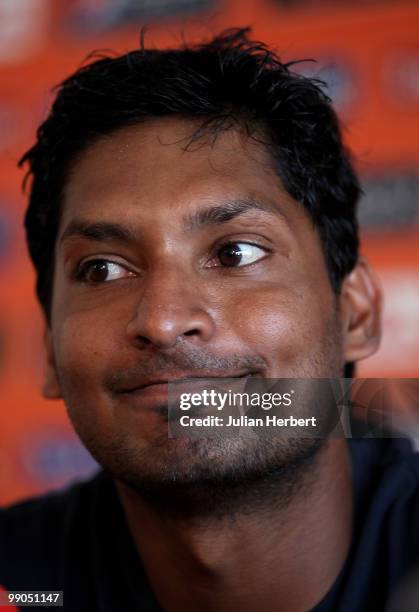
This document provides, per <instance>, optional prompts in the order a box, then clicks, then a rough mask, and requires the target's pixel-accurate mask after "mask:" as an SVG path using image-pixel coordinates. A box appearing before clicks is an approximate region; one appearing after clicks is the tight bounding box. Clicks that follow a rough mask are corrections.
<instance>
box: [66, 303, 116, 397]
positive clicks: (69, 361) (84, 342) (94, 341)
mask: <svg viewBox="0 0 419 612" xmlns="http://www.w3.org/2000/svg"><path fill="white" fill-rule="evenodd" d="M56 329H57V330H59V331H58V333H57V335H56V336H55V337H54V345H55V355H56V363H57V368H58V373H59V376H60V382H61V384H62V387H63V393H64V395H66V396H67V397H68V396H69V394H71V396H73V395H75V396H77V397H79V398H81V396H82V395H88V396H89V397H90V398H93V397H95V396H96V395H97V393H98V390H99V385H100V382H101V379H102V376H103V368H104V366H105V365H106V364H107V363H108V362H109V360H110V358H111V356H112V354H114V352H115V351H118V350H119V347H118V342H117V337H116V333H115V332H116V330H115V329H114V326H112V325H111V324H110V321H109V316H106V313H101V312H100V311H99V312H98V311H96V312H93V311H92V312H86V311H84V312H71V313H68V314H67V315H66V316H65V318H62V319H61V320H60V321H58V322H57V325H56ZM81 399H82V398H81Z"/></svg>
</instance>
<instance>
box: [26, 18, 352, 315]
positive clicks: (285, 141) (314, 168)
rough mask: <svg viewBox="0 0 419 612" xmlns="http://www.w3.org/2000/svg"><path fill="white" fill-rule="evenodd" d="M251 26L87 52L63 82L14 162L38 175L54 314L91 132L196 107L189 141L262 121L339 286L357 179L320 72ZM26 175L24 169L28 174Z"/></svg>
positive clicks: (45, 289) (29, 232)
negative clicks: (63, 231) (80, 160)
mask: <svg viewBox="0 0 419 612" xmlns="http://www.w3.org/2000/svg"><path fill="white" fill-rule="evenodd" d="M295 63H296V62H289V63H283V62H281V61H280V59H279V58H278V56H277V55H276V54H275V53H274V52H273V51H271V50H270V49H268V48H267V47H266V46H265V45H264V44H263V43H260V42H255V41H252V40H250V39H249V28H243V29H231V30H227V31H224V32H222V33H221V34H220V35H219V36H217V37H215V38H214V39H213V40H211V41H210V42H208V43H204V44H198V45H192V46H187V45H183V46H181V47H180V48H177V49H170V50H156V49H148V48H145V46H144V38H143V36H142V37H141V44H140V48H139V49H136V50H134V51H131V52H129V53H126V54H124V55H120V56H101V57H99V58H98V57H95V56H94V57H93V59H92V58H91V60H90V63H88V64H87V65H85V66H83V67H82V68H80V69H79V70H77V71H76V72H75V73H74V74H73V75H71V76H70V77H68V78H67V79H65V80H64V81H63V82H62V83H61V85H60V86H59V88H58V92H57V95H56V99H55V102H54V103H53V106H52V109H51V112H50V114H49V116H48V117H47V119H46V120H45V121H44V122H43V123H42V125H41V126H40V127H39V129H38V132H37V140H36V143H35V145H34V146H33V147H32V148H31V149H29V150H28V151H27V152H26V153H25V154H24V155H23V157H22V158H21V160H20V162H19V164H20V165H22V164H24V163H25V162H27V163H28V164H29V171H28V175H27V177H28V176H31V177H32V181H31V188H30V194H29V206H28V209H27V212H26V216H25V229H26V237H27V242H28V247H29V252H30V256H31V258H32V261H33V263H34V265H35V269H36V273H37V283H36V291H37V295H38V299H39V301H40V303H41V306H42V308H43V310H44V312H45V315H46V317H47V320H48V321H50V314H51V303H52V283H53V275H54V246H55V240H56V234H57V230H58V224H59V219H60V209H61V201H62V194H63V189H64V186H65V183H66V180H67V178H68V174H69V170H70V168H71V165H72V164H74V162H75V160H76V159H77V156H78V155H79V154H80V153H81V152H82V151H83V150H84V149H86V147H87V146H89V145H90V144H91V143H93V142H94V141H95V140H97V139H98V138H100V137H101V136H103V135H105V134H109V133H111V132H113V131H115V130H118V129H119V128H122V127H125V126H128V125H135V124H138V123H141V122H143V121H146V120H147V119H148V118H151V117H167V116H182V117H190V118H195V119H201V127H200V128H199V129H198V130H196V132H195V133H194V135H193V136H192V142H193V141H196V140H197V139H198V138H199V137H200V136H202V134H203V133H204V131H205V132H207V131H208V130H209V133H211V134H212V135H213V137H214V138H215V137H216V136H217V134H218V133H220V131H223V130H225V129H229V128H230V127H233V126H235V125H236V126H237V125H241V126H245V127H246V130H247V131H248V133H249V134H250V135H253V134H255V133H258V134H259V135H260V133H261V132H263V134H264V135H265V138H264V144H265V145H266V146H267V147H268V149H269V151H270V153H271V155H272V159H273V161H274V163H275V167H276V168H277V172H278V175H279V177H280V179H281V180H282V183H283V186H284V188H285V189H286V191H287V192H288V193H289V194H290V195H291V196H292V197H293V198H294V199H295V200H297V202H299V203H300V204H302V205H303V206H304V207H305V208H306V209H307V211H308V213H309V215H310V217H311V219H312V221H313V223H314V225H315V227H316V228H317V229H318V232H319V234H320V238H321V241H322V245H323V250H324V255H325V260H326V264H327V269H328V272H329V277H330V281H331V285H332V287H333V289H334V291H335V292H336V293H338V292H339V290H340V287H341V283H342V280H343V278H344V277H345V276H346V275H347V274H348V273H349V272H350V271H351V270H352V268H353V267H354V265H355V264H356V261H357V259H358V248H359V245H358V227H357V221H356V204H357V201H358V198H359V195H360V186H359V183H358V180H357V177H356V174H355V172H354V170H353V167H352V165H351V161H350V157H349V154H348V152H347V150H346V149H345V147H344V146H343V144H342V139H341V134H340V129H339V124H338V120H337V117H336V114H335V112H334V110H333V108H332V106H331V102H330V99H329V98H328V96H327V95H326V94H325V93H324V91H323V90H322V87H321V85H322V83H321V81H319V80H317V79H313V78H308V77H305V76H302V75H301V74H298V73H296V72H294V71H293V70H292V66H293V64H295ZM27 177H26V178H27Z"/></svg>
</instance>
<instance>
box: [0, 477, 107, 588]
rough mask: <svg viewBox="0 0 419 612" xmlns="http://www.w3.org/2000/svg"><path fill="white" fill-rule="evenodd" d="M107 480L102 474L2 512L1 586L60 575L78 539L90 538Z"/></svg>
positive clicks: (0, 524) (4, 509) (0, 513)
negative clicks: (29, 577)
mask: <svg viewBox="0 0 419 612" xmlns="http://www.w3.org/2000/svg"><path fill="white" fill-rule="evenodd" d="M107 480H108V481H109V482H111V481H110V479H107V477H105V476H104V474H103V473H101V472H100V473H99V474H97V475H96V476H94V477H93V478H91V479H90V480H88V481H85V482H81V483H77V484H74V485H72V486H70V487H68V488H66V489H65V490H61V491H57V492H53V493H49V494H47V495H42V496H39V497H35V498H32V499H28V500H25V501H23V502H20V503H18V504H15V505H13V506H9V507H7V508H2V509H0V584H2V583H3V584H4V582H5V581H7V579H9V581H10V579H12V580H13V579H14V577H16V578H18V577H19V575H25V574H30V572H31V571H32V573H38V574H42V573H43V572H44V573H49V574H51V572H53V571H56V572H57V573H58V572H59V571H60V567H59V566H60V563H63V562H64V559H65V557H66V554H67V552H68V549H69V548H70V547H71V546H72V542H73V541H74V538H75V535H76V534H77V540H79V541H80V540H81V541H83V533H85V534H86V535H87V533H88V531H89V527H90V526H91V521H92V514H94V506H95V505H97V504H98V503H99V500H98V497H100V495H103V489H104V487H105V488H106V486H108V483H107Z"/></svg>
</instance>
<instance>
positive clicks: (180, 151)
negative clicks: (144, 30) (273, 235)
mask: <svg viewBox="0 0 419 612" xmlns="http://www.w3.org/2000/svg"><path fill="white" fill-rule="evenodd" d="M199 127H200V123H197V122H196V121H191V120H186V119H185V120H184V119H178V118H176V119H172V118H164V119H153V120H149V121H147V122H146V123H144V124H141V125H137V126H130V127H127V128H123V129H121V130H119V131H117V132H114V133H112V134H110V135H108V136H106V137H102V138H101V139H100V140H98V141H96V142H95V143H94V144H93V145H91V146H90V147H88V148H87V149H86V150H85V151H83V153H82V154H81V155H80V156H79V158H78V160H77V161H76V162H75V164H74V165H73V168H72V171H71V173H70V176H69V179H68V181H67V185H66V189H65V192H64V208H63V218H62V222H63V223H65V221H69V220H71V219H72V218H73V217H78V216H80V215H83V216H86V215H87V216H90V215H92V216H97V214H98V213H100V215H101V217H102V218H106V217H107V216H108V215H110V216H112V217H114V216H115V214H118V215H122V217H124V216H125V215H126V214H128V213H129V210H130V209H133V208H135V212H136V214H140V215H141V216H142V217H143V218H144V220H146V219H147V218H149V219H150V221H154V223H155V222H156V221H157V220H158V219H159V216H160V215H165V216H167V215H170V216H171V217H172V218H173V217H175V216H176V215H182V214H184V213H185V212H187V209H188V208H194V207H196V206H197V205H198V204H201V203H202V204H205V203H206V202H208V203H213V202H217V201H223V200H226V199H229V198H231V199H233V198H236V197H249V196H250V197H252V198H253V199H255V200H261V201H264V202H267V203H268V202H271V203H272V204H274V203H281V205H282V206H283V208H287V207H289V206H291V207H292V208H293V209H294V214H298V211H297V210H295V209H296V208H298V209H300V208H301V207H299V206H298V207H297V205H296V203H295V202H293V201H292V198H291V197H290V196H289V195H288V194H287V193H286V192H285V191H284V189H283V187H282V185H281V182H280V179H279V177H278V175H277V173H276V172H275V171H274V169H273V164H272V160H271V157H270V155H269V154H268V152H267V149H266V148H265V147H264V146H263V145H262V144H260V143H257V142H256V141H255V140H254V139H252V138H251V137H249V136H247V135H246V134H244V131H240V130H238V129H229V130H227V131H224V132H222V133H220V134H218V135H217V137H216V138H214V135H213V134H211V133H210V132H208V133H204V134H203V135H202V136H201V137H200V138H198V139H197V140H196V141H192V142H191V138H192V136H193V134H194V133H195V132H196V130H197V129H198V128H199ZM300 213H301V211H300Z"/></svg>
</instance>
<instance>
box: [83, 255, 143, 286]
mask: <svg viewBox="0 0 419 612" xmlns="http://www.w3.org/2000/svg"><path fill="white" fill-rule="evenodd" d="M128 276H134V273H133V272H130V270H127V269H126V268H125V267H124V266H123V265H122V264H120V263H117V262H115V261H109V260H108V259H90V260H88V261H84V262H82V263H81V264H79V266H78V267H77V271H76V275H75V277H76V279H77V280H78V281H81V282H85V283H91V284H100V283H109V282H110V281H114V280H119V279H121V278H126V277H128Z"/></svg>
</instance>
